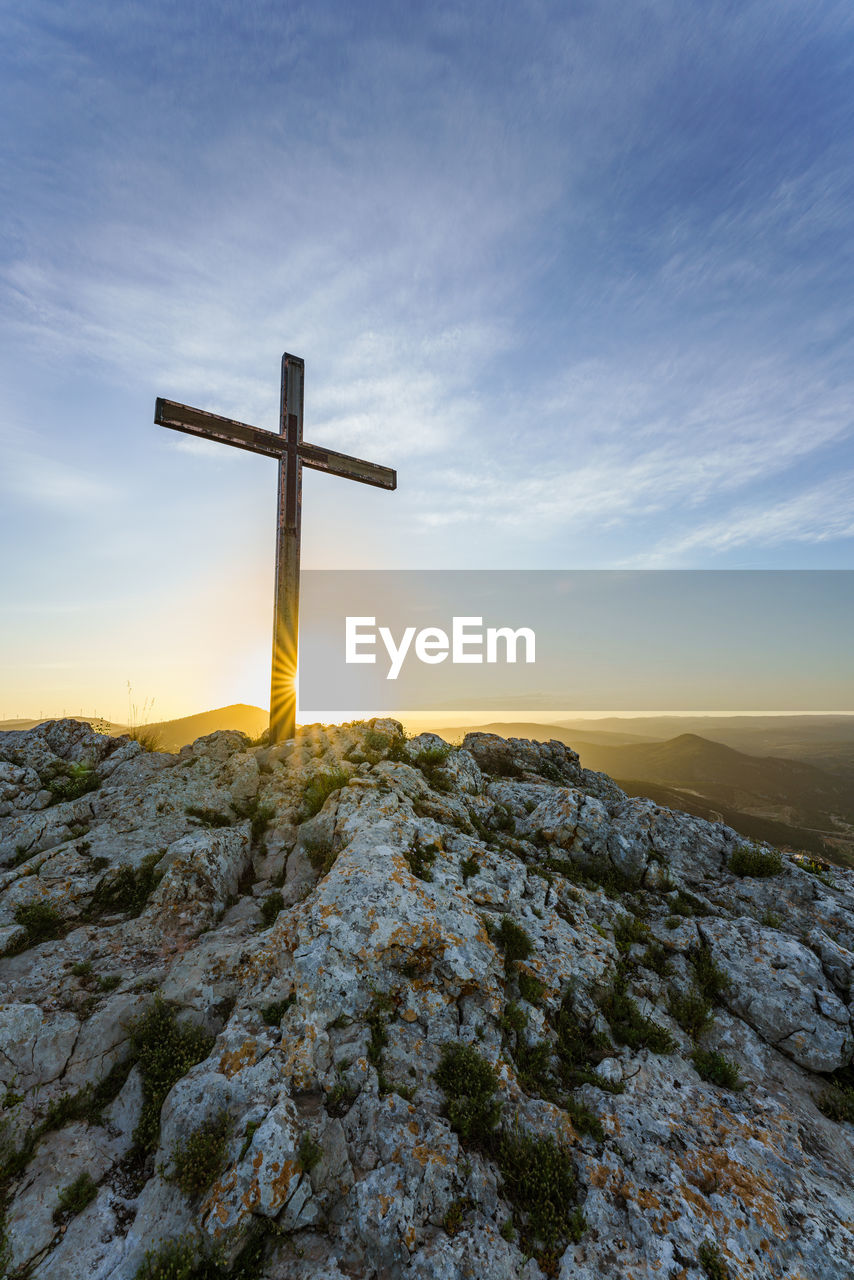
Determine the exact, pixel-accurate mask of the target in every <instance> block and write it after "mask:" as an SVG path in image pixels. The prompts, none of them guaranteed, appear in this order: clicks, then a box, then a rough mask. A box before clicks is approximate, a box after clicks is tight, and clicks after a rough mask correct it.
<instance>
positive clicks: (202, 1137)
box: [171, 1111, 231, 1200]
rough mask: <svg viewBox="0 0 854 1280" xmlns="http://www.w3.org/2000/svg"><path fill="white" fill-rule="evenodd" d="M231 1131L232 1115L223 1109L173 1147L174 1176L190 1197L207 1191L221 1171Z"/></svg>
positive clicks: (172, 1176)
mask: <svg viewBox="0 0 854 1280" xmlns="http://www.w3.org/2000/svg"><path fill="white" fill-rule="evenodd" d="M230 1134H231V1117H230V1116H229V1114H228V1112H227V1111H221V1112H220V1113H219V1115H218V1116H216V1117H214V1119H212V1120H206V1121H205V1123H204V1124H202V1125H200V1126H199V1128H198V1129H196V1131H195V1132H194V1133H191V1134H190V1136H189V1137H188V1138H187V1139H186V1140H185V1141H184V1142H181V1143H179V1144H178V1145H177V1146H176V1147H175V1148H174V1149H173V1151H172V1175H171V1180H172V1181H173V1182H175V1183H177V1185H178V1186H179V1187H180V1188H181V1190H182V1191H183V1192H184V1195H185V1196H188V1197H189V1198H190V1199H191V1200H195V1199H197V1198H198V1197H199V1196H202V1195H204V1193H205V1192H206V1191H207V1190H208V1189H209V1188H210V1187H211V1185H212V1184H213V1182H214V1180H215V1178H217V1177H218V1176H219V1174H220V1173H221V1172H222V1169H223V1166H224V1164H225V1152H226V1146H227V1144H228V1139H229V1135H230Z"/></svg>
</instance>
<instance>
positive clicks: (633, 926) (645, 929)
mask: <svg viewBox="0 0 854 1280" xmlns="http://www.w3.org/2000/svg"><path fill="white" fill-rule="evenodd" d="M648 937H649V925H646V924H644V922H643V920H638V919H636V918H635V916H633V915H629V916H623V917H622V918H621V919H619V920H618V921H617V923H616V924H615V925H614V942H615V943H616V945H617V950H618V951H619V952H620V953H621V954H622V955H625V954H626V952H628V951H630V950H631V948H632V946H633V945H634V944H635V943H636V942H646V940H647V938H648Z"/></svg>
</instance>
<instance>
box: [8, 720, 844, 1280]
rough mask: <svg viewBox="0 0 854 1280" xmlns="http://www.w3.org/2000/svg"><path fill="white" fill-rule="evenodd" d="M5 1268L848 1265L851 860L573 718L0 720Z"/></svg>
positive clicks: (188, 1277)
mask: <svg viewBox="0 0 854 1280" xmlns="http://www.w3.org/2000/svg"><path fill="white" fill-rule="evenodd" d="M0 952H2V959H0V1001H2V1003H0V1101H2V1112H0V1130H2V1132H1V1133H0V1148H1V1149H0V1157H2V1172H0V1197H2V1236H1V1237H0V1239H2V1244H0V1255H1V1256H2V1263H0V1272H2V1273H3V1274H5V1275H6V1276H7V1277H14V1278H15V1280H23V1277H27V1278H28V1280H81V1278H82V1277H85V1278H86V1280H194V1278H195V1280H309V1277H313V1278H314V1277H316V1278H317V1280H343V1278H344V1277H377V1278H381V1280H396V1278H397V1277H401V1278H404V1277H407V1278H408V1277H411V1278H412V1280H416V1278H420V1280H456V1278H457V1277H460V1278H462V1277H472V1280H510V1278H511V1277H524V1278H525V1280H535V1278H536V1277H538V1276H540V1275H541V1274H545V1275H548V1276H558V1277H561V1280H609V1278H612V1277H613V1278H614V1280H616V1278H617V1277H620V1278H623V1277H631V1278H632V1280H645V1278H646V1277H649V1278H650V1280H651V1278H652V1277H655V1278H656V1280H665V1278H667V1280H677V1278H678V1280H703V1277H709V1278H710V1280H725V1278H726V1277H730V1280H745V1278H747V1277H751V1278H753V1277H755V1278H757V1280H758V1278H764V1277H768V1278H769V1280H770V1278H772V1277H773V1278H774V1280H779V1278H780V1277H786V1278H787V1280H795V1278H797V1280H850V1277H851V1276H852V1274H854V1189H852V1185H853V1180H852V1170H854V1069H852V1066H851V1060H852V1054H854V1034H852V1020H851V1015H852V1008H854V1006H852V1003H851V995H852V992H851V983H852V971H854V872H851V871H844V870H839V869H837V868H835V867H831V866H828V865H826V864H824V863H822V862H819V861H816V860H813V859H810V858H809V857H807V856H806V855H803V854H797V853H791V852H783V853H781V852H778V851H776V850H774V849H771V848H769V847H767V846H764V845H763V846H760V845H756V844H750V843H748V842H746V841H745V840H744V839H743V838H742V837H740V836H739V835H737V834H736V832H735V831H733V830H731V829H730V828H728V827H727V826H725V825H723V824H721V823H709V822H704V821H701V820H699V819H696V818H691V817H688V816H687V815H686V814H684V813H678V812H675V811H673V810H669V809H665V808H662V807H660V806H659V805H656V804H654V803H652V801H649V800H644V799H630V798H627V797H626V795H625V794H624V793H623V792H622V791H621V790H620V789H619V788H618V787H617V786H616V785H615V784H614V783H613V782H612V781H611V780H610V779H609V778H607V777H606V776H605V775H603V774H597V773H591V772H589V771H587V770H584V769H582V768H580V766H579V762H578V757H577V755H576V754H575V753H574V752H573V751H571V750H570V749H569V748H568V747H566V746H564V745H563V744H561V743H558V742H549V743H537V742H529V741H522V740H515V739H509V740H505V739H503V738H497V737H493V736H491V735H488V734H469V735H468V736H467V737H466V739H465V741H464V742H463V744H462V746H461V747H451V746H449V745H448V744H447V743H445V742H443V741H442V740H441V739H439V738H436V737H434V736H432V735H429V734H422V735H421V736H420V737H417V738H413V739H409V740H407V739H406V737H405V736H404V734H403V732H402V730H401V727H400V725H398V724H397V723H396V722H394V721H391V720H374V721H371V722H370V723H367V724H363V723H359V724H350V725H344V726H341V727H327V728H322V727H316V728H313V729H306V730H303V731H301V733H300V735H299V736H298V737H297V739H296V740H295V741H292V742H287V743H285V744H283V745H280V746H275V747H269V746H258V745H253V744H252V743H251V742H250V741H249V739H248V738H247V737H246V736H245V735H243V734H241V733H237V732H220V733H215V734H212V735H210V736H209V737H205V738H200V739H199V740H198V741H197V742H195V743H194V744H193V745H192V746H190V747H185V748H183V749H182V750H181V751H180V753H178V754H176V755H172V754H165V753H159V752H156V751H146V750H143V749H142V746H141V745H140V743H139V742H137V741H133V740H132V739H131V738H128V737H124V738H110V737H105V736H101V735H98V734H96V733H93V732H92V730H91V729H90V727H89V726H88V725H86V724H82V723H78V722H75V721H72V720H60V721H54V722H51V723H48V724H44V725H41V726H39V727H37V728H35V729H32V730H30V731H27V732H7V733H0Z"/></svg>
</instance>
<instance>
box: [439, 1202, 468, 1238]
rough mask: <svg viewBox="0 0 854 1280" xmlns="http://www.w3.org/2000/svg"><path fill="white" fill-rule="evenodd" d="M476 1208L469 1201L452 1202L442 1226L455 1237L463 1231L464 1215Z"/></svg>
mask: <svg viewBox="0 0 854 1280" xmlns="http://www.w3.org/2000/svg"><path fill="white" fill-rule="evenodd" d="M473 1207H474V1206H473V1204H472V1202H471V1200H469V1199H461V1200H452V1201H451V1204H450V1205H449V1206H448V1211H447V1213H446V1214H445V1216H444V1218H443V1219H442V1226H443V1227H444V1228H445V1230H446V1231H447V1233H448V1235H449V1236H455V1235H457V1233H458V1232H459V1231H460V1230H461V1228H462V1225H463V1214H464V1213H467V1212H468V1211H469V1209H472V1208H473Z"/></svg>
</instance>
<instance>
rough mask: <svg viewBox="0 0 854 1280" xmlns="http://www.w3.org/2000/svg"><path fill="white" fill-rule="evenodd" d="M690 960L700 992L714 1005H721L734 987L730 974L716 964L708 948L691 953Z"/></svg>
mask: <svg viewBox="0 0 854 1280" xmlns="http://www.w3.org/2000/svg"><path fill="white" fill-rule="evenodd" d="M688 959H689V960H690V962H691V965H692V967H693V969H694V981H695V983H696V984H697V989H698V991H699V992H700V993H701V994H702V995H703V996H705V998H706V999H707V1000H708V1001H710V1002H711V1003H712V1004H720V1003H721V1001H722V1000H723V997H724V995H725V993H726V992H727V991H728V990H729V988H730V986H731V985H732V984H731V982H730V979H729V976H728V974H727V973H726V972H725V971H724V970H723V969H722V968H721V967H720V965H718V964H717V963H716V962H715V960H714V958H713V956H712V953H711V951H710V950H709V948H708V947H698V948H697V949H696V950H695V951H691V952H690V953H689V955H688Z"/></svg>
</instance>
